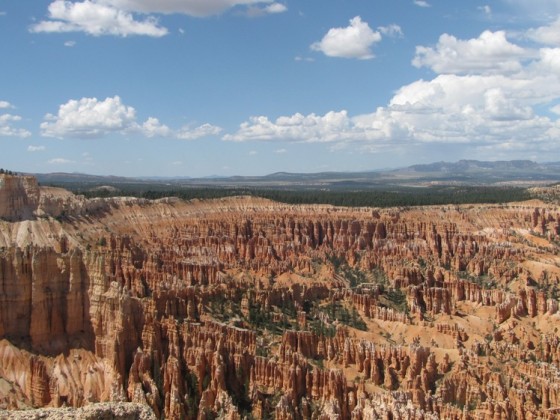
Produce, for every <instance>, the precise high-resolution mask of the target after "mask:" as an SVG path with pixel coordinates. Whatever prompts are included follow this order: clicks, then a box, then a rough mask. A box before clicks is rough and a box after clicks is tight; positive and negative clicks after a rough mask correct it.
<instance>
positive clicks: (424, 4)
mask: <svg viewBox="0 0 560 420" xmlns="http://www.w3.org/2000/svg"><path fill="white" fill-rule="evenodd" d="M414 4H415V5H416V6H418V7H432V5H431V4H430V3H428V2H427V1H424V0H414Z"/></svg>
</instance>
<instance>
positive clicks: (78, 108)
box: [41, 96, 137, 138]
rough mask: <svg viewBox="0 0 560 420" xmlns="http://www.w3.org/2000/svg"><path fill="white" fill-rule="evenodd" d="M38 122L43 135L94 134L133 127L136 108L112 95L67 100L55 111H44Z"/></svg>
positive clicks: (88, 136) (102, 134) (124, 130)
mask: <svg viewBox="0 0 560 420" xmlns="http://www.w3.org/2000/svg"><path fill="white" fill-rule="evenodd" d="M45 120H46V121H45V122H43V123H42V124H41V132H42V134H43V136H46V137H70V138H98V137H103V136H105V135H107V134H109V133H123V132H126V131H129V130H132V129H135V128H136V127H137V124H136V111H135V110H134V108H133V107H130V106H126V105H124V104H123V103H122V102H121V98H119V97H118V96H115V97H113V98H107V99H105V100H103V101H99V100H97V98H82V99H79V100H73V99H72V100H70V101H68V102H67V103H65V104H63V105H61V106H60V107H59V109H58V114H57V115H52V114H47V115H46V116H45Z"/></svg>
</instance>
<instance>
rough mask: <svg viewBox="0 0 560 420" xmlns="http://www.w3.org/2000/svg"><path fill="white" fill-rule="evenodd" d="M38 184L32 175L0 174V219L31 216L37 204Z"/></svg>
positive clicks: (22, 218)
mask: <svg viewBox="0 0 560 420" xmlns="http://www.w3.org/2000/svg"><path fill="white" fill-rule="evenodd" d="M39 196H40V193H39V185H38V184H37V180H36V179H35V178H34V177H32V176H15V175H6V174H0V219H4V220H8V221H12V222H13V221H17V220H24V219H28V218H31V217H32V216H33V212H34V211H35V210H37V207H38V206H39Z"/></svg>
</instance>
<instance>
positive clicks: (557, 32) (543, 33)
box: [527, 17, 560, 46]
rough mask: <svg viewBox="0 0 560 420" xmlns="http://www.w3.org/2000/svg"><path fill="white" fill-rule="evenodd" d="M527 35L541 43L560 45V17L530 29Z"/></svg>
mask: <svg viewBox="0 0 560 420" xmlns="http://www.w3.org/2000/svg"><path fill="white" fill-rule="evenodd" d="M527 37H528V38H529V39H532V40H533V41H536V42H539V43H541V44H546V45H553V46H560V17H558V18H557V19H556V20H555V21H554V22H552V23H551V24H550V25H546V26H541V27H539V28H534V29H529V30H528V31H527Z"/></svg>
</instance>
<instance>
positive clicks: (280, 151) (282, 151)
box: [274, 149, 288, 155]
mask: <svg viewBox="0 0 560 420" xmlns="http://www.w3.org/2000/svg"><path fill="white" fill-rule="evenodd" d="M287 152H288V151H287V150H286V149H276V150H275V151H274V153H276V154H278V155H282V154H284V153H287Z"/></svg>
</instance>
